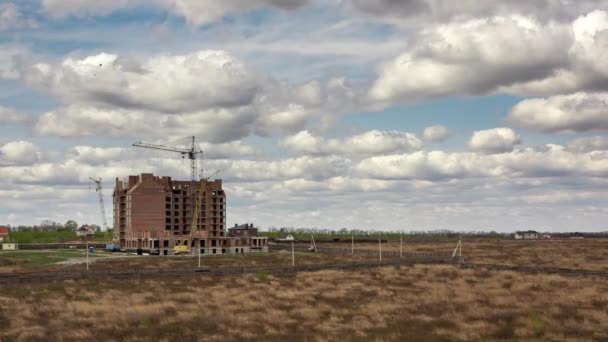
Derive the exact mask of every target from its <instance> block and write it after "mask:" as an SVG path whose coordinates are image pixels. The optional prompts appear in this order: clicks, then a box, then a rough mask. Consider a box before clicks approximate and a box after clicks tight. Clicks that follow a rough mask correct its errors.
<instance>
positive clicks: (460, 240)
mask: <svg viewBox="0 0 608 342" xmlns="http://www.w3.org/2000/svg"><path fill="white" fill-rule="evenodd" d="M458 245H460V248H459V249H458V256H459V257H462V234H460V239H459V240H458Z"/></svg>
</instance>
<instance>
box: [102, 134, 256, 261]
mask: <svg viewBox="0 0 608 342" xmlns="http://www.w3.org/2000/svg"><path fill="white" fill-rule="evenodd" d="M190 139H191V144H190V146H189V147H188V148H183V147H171V146H165V145H155V144H148V143H143V142H140V143H135V144H133V146H135V147H140V148H147V149H154V150H162V151H168V152H175V153H179V154H180V155H181V156H182V158H184V159H185V158H186V157H187V158H188V159H189V160H190V173H191V178H192V179H191V180H188V181H180V180H174V179H172V178H171V177H168V176H155V175H153V174H151V173H142V174H140V175H130V176H128V177H125V178H122V179H121V178H120V177H116V181H115V186H114V191H113V193H112V199H113V201H112V202H113V203H112V204H113V214H114V219H113V234H114V241H113V242H112V243H111V244H108V246H107V249H108V250H110V251H124V252H135V253H137V254H140V255H141V254H144V253H145V254H151V255H180V254H199V255H215V254H234V253H241V254H245V253H251V252H268V239H267V238H266V237H259V236H257V230H253V229H252V230H246V234H243V232H242V231H241V230H238V229H231V230H230V231H227V230H226V209H227V201H226V193H225V192H224V189H223V188H222V180H221V179H216V180H213V181H211V180H210V179H211V178H212V177H213V176H215V175H216V174H218V173H219V171H216V172H215V173H213V174H212V175H211V176H208V177H206V178H202V177H201V176H199V170H198V160H199V158H200V157H199V156H201V155H202V153H203V151H202V150H201V149H200V146H199V145H198V143H197V142H196V138H195V137H191V138H190ZM91 180H92V181H93V182H95V184H96V191H97V194H98V198H99V208H100V214H101V218H102V223H103V226H104V227H105V228H106V229H108V228H109V227H108V224H107V217H106V211H105V204H104V197H103V189H102V185H101V179H99V180H97V179H95V178H91Z"/></svg>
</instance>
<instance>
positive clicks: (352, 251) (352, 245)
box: [350, 233, 355, 255]
mask: <svg viewBox="0 0 608 342" xmlns="http://www.w3.org/2000/svg"><path fill="white" fill-rule="evenodd" d="M350 254H352V255H355V234H354V233H350Z"/></svg>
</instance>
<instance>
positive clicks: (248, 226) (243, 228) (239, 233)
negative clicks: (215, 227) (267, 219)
mask: <svg viewBox="0 0 608 342" xmlns="http://www.w3.org/2000/svg"><path fill="white" fill-rule="evenodd" d="M228 236H230V237H256V236H258V229H257V228H255V227H254V226H253V223H245V224H241V225H238V224H235V225H234V227H232V228H228Z"/></svg>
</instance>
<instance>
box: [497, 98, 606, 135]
mask: <svg viewBox="0 0 608 342" xmlns="http://www.w3.org/2000/svg"><path fill="white" fill-rule="evenodd" d="M507 119H508V121H509V122H510V123H511V124H513V125H516V126H518V127H522V128H527V129H531V130H537V131H542V132H569V133H572V132H590V131H608V93H606V92H602V93H583V92H580V93H575V94H569V95H556V96H551V97H548V98H532V99H526V100H523V101H521V102H519V103H518V104H517V105H515V106H514V107H513V108H512V109H511V110H510V112H509V115H508V118H507Z"/></svg>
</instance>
